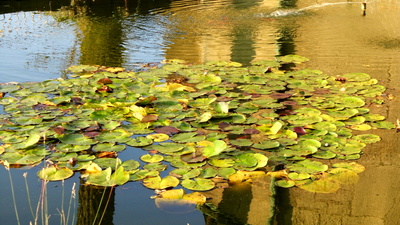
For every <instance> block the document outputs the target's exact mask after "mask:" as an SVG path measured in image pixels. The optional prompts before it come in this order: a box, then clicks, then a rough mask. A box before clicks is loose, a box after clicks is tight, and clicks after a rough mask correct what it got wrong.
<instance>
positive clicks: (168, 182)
mask: <svg viewBox="0 0 400 225" xmlns="http://www.w3.org/2000/svg"><path fill="white" fill-rule="evenodd" d="M178 184H179V180H178V179H177V178H176V177H173V176H166V177H164V178H161V177H160V176H156V177H149V178H145V179H144V180H143V185H144V186H146V187H147V188H150V189H166V188H171V187H176V186H178Z"/></svg>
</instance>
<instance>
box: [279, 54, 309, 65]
mask: <svg viewBox="0 0 400 225" xmlns="http://www.w3.org/2000/svg"><path fill="white" fill-rule="evenodd" d="M308 60H309V59H307V58H306V57H303V56H299V55H285V56H282V57H279V61H281V62H283V63H302V62H307V61H308Z"/></svg>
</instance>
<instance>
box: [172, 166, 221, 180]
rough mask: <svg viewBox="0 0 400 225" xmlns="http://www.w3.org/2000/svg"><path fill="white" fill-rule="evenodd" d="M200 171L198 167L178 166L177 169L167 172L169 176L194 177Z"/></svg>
mask: <svg viewBox="0 0 400 225" xmlns="http://www.w3.org/2000/svg"><path fill="white" fill-rule="evenodd" d="M200 173H201V170H200V169H199V168H195V169H189V168H178V169H174V170H171V172H169V174H170V175H171V176H174V177H177V178H181V179H190V178H195V177H197V176H199V175H200ZM215 173H216V172H215Z"/></svg>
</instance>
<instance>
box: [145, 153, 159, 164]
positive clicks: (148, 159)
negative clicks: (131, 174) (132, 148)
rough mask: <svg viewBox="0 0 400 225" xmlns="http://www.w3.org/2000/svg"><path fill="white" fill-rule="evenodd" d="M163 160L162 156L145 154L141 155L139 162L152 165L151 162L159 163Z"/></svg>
mask: <svg viewBox="0 0 400 225" xmlns="http://www.w3.org/2000/svg"><path fill="white" fill-rule="evenodd" d="M163 159H164V156H162V155H157V154H156V155H150V154H146V155H142V156H140V160H142V161H143V162H148V163H153V162H161V161H162V160H163Z"/></svg>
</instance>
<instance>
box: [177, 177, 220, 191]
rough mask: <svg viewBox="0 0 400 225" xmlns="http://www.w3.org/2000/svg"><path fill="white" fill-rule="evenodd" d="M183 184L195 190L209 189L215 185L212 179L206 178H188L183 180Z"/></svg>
mask: <svg viewBox="0 0 400 225" xmlns="http://www.w3.org/2000/svg"><path fill="white" fill-rule="evenodd" d="M181 184H182V186H183V187H184V188H187V189H189V190H193V191H208V190H211V189H213V188H214V187H215V183H214V182H213V181H212V180H209V179H205V178H194V180H190V179H186V180H183V181H182V183H181Z"/></svg>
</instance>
